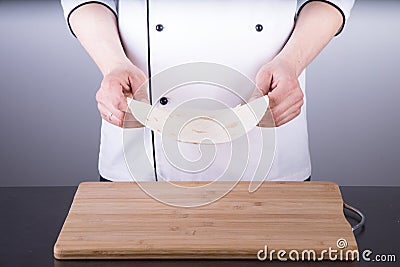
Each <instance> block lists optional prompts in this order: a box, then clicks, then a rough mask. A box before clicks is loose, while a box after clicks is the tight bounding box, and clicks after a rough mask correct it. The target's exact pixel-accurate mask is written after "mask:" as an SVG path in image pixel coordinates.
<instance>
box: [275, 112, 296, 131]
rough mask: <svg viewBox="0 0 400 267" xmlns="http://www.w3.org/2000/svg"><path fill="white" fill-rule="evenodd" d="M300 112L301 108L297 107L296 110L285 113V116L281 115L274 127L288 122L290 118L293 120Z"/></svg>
mask: <svg viewBox="0 0 400 267" xmlns="http://www.w3.org/2000/svg"><path fill="white" fill-rule="evenodd" d="M300 114H301V109H297V110H295V111H293V112H292V113H290V114H287V115H286V116H285V117H283V118H282V119H280V120H279V121H277V122H276V127H279V126H282V125H284V124H286V123H288V122H290V121H291V120H293V119H294V118H296V117H297V116H299V115H300Z"/></svg>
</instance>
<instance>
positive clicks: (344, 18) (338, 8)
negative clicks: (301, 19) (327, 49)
mask: <svg viewBox="0 0 400 267" xmlns="http://www.w3.org/2000/svg"><path fill="white" fill-rule="evenodd" d="M311 2H323V3H326V4H328V5H331V6H333V7H334V8H336V9H337V10H338V11H339V12H340V14H341V15H342V18H343V22H342V26H341V27H340V29H339V30H338V32H337V33H336V34H335V36H338V35H339V34H340V33H341V32H342V31H343V29H344V24H345V23H346V16H345V15H344V12H343V10H342V9H341V8H340V7H338V6H337V5H335V4H334V3H332V2H330V1H327V0H309V1H307V2H305V3H303V4H302V5H301V7H300V8H299V10H298V11H297V14H296V18H295V19H296V20H297V17H298V16H299V14H300V12H301V10H302V9H303V7H305V6H306V5H307V4H308V3H311Z"/></svg>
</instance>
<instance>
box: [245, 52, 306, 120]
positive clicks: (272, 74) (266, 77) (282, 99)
mask: <svg viewBox="0 0 400 267" xmlns="http://www.w3.org/2000/svg"><path fill="white" fill-rule="evenodd" d="M264 95H268V98H269V108H268V111H267V112H266V114H265V115H264V117H263V118H262V119H261V121H260V123H259V126H260V127H278V126H281V125H283V124H285V123H287V122H289V121H291V120H293V119H294V118H295V117H297V116H298V115H299V114H300V112H301V107H302V105H303V104H304V100H303V97H304V94H303V91H302V90H301V88H300V85H299V81H298V79H297V75H296V71H295V69H294V68H293V67H292V66H291V65H290V64H289V62H287V61H285V60H283V59H278V58H276V59H274V60H272V61H271V62H269V63H267V64H265V65H264V66H262V67H261V69H260V70H259V71H258V73H257V76H256V89H255V90H254V93H253V95H252V97H251V98H250V100H253V99H256V98H258V97H262V96H264Z"/></svg>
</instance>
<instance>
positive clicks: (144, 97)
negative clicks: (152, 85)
mask: <svg viewBox="0 0 400 267" xmlns="http://www.w3.org/2000/svg"><path fill="white" fill-rule="evenodd" d="M133 98H134V99H136V100H138V101H142V102H145V103H147V104H150V101H149V96H148V94H147V87H146V86H141V87H140V88H139V89H138V90H137V91H136V92H135V94H134V95H133Z"/></svg>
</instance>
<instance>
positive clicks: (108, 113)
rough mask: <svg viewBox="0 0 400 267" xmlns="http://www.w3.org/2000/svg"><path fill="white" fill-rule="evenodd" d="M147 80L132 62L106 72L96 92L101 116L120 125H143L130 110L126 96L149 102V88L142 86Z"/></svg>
mask: <svg viewBox="0 0 400 267" xmlns="http://www.w3.org/2000/svg"><path fill="white" fill-rule="evenodd" d="M145 81H146V76H145V74H144V73H143V72H142V71H141V70H140V69H139V68H138V67H136V66H135V65H133V64H132V63H124V64H121V65H118V66H117V67H115V68H114V69H112V70H111V71H110V72H109V73H107V74H105V75H104V78H103V81H102V83H101V86H100V89H99V90H98V91H97V93H96V100H97V102H98V104H97V108H98V109H99V111H100V114H101V117H102V118H103V119H105V120H107V121H108V122H110V123H112V124H114V125H116V126H119V127H124V128H139V127H143V125H142V124H141V123H140V122H138V121H137V120H136V119H135V118H134V116H133V115H132V113H131V112H130V110H129V108H128V104H127V99H126V98H127V97H130V98H134V99H136V100H139V101H143V102H146V103H149V100H148V95H147V90H146V88H145V86H142V85H143V84H144V83H145Z"/></svg>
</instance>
